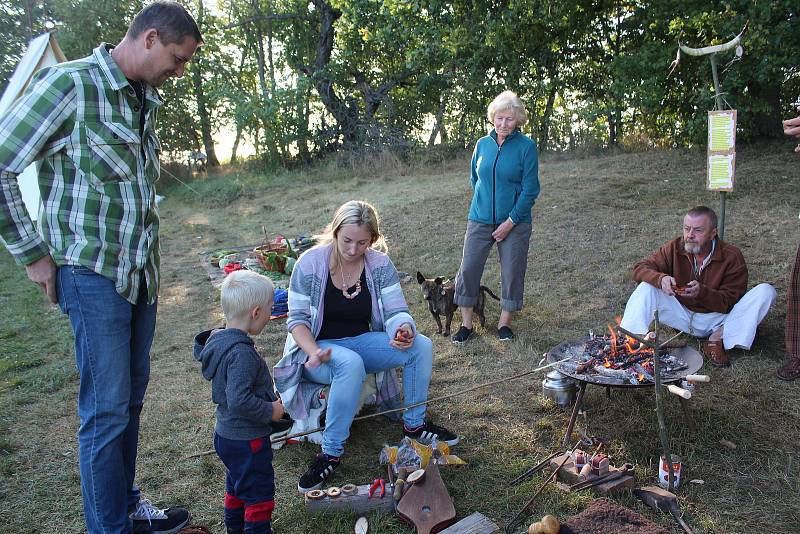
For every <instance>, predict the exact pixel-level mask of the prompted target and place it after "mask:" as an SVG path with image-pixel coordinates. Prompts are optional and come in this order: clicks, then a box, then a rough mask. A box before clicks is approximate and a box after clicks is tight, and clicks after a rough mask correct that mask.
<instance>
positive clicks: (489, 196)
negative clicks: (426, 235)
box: [453, 91, 539, 344]
mask: <svg viewBox="0 0 800 534" xmlns="http://www.w3.org/2000/svg"><path fill="white" fill-rule="evenodd" d="M487 116H488V118H489V122H491V123H492V124H493V125H494V129H493V130H492V131H491V132H490V133H489V135H487V136H486V137H482V138H481V139H479V140H478V143H477V144H476V145H475V151H474V152H473V154H472V163H471V167H472V176H471V185H472V191H473V195H472V203H471V204H470V208H469V216H468V221H467V231H466V233H465V234H464V253H463V257H462V260H461V268H460V269H459V271H458V275H457V276H456V288H455V299H454V300H455V303H456V304H458V305H459V307H460V308H461V316H462V324H461V327H460V328H459V329H458V332H456V334H455V335H454V336H453V343H456V344H459V343H464V342H465V341H467V340H468V339H469V338H470V337H471V336H472V333H473V324H472V306H474V305H475V303H476V302H477V300H478V293H479V291H480V283H481V276H482V275H483V269H484V266H485V265H486V258H488V256H489V251H490V250H491V248H492V245H493V244H494V243H497V252H498V254H499V256H500V274H501V279H502V291H501V298H500V307H501V309H502V310H501V312H500V320H499V321H498V324H497V334H498V336H499V338H500V340H501V341H509V340H511V339H513V338H514V333H513V332H512V331H511V315H512V313H513V312H515V311H517V310H520V309H521V308H522V295H523V290H524V286H525V271H526V269H527V267H528V242H529V240H530V237H531V209H532V208H533V203H534V202H535V200H536V197H537V196H539V158H538V156H537V153H536V143H535V142H534V141H533V140H532V139H530V138H529V137H527V136H525V135H524V134H522V132H520V131H519V128H520V127H521V126H523V125H524V124H525V123H526V122H527V121H528V115H527V112H526V111H525V106H524V105H523V103H522V101H521V100H520V99H519V97H517V95H516V94H515V93H513V92H512V91H504V92H502V93H500V94H499V95H498V96H497V98H495V99H494V100H493V101H492V103H491V104H489V109H488V112H487Z"/></svg>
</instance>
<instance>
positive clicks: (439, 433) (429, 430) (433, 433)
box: [403, 327, 463, 447]
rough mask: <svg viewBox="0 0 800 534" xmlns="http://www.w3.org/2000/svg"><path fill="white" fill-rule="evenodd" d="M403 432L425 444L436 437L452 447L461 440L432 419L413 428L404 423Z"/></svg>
mask: <svg viewBox="0 0 800 534" xmlns="http://www.w3.org/2000/svg"><path fill="white" fill-rule="evenodd" d="M462 328H463V327H462ZM403 434H404V435H405V436H407V437H409V438H411V439H414V440H417V441H418V442H420V443H423V444H428V443H430V442H431V441H433V440H434V439H436V441H441V442H444V443H447V444H448V445H449V446H450V447H452V446H453V445H456V444H458V441H459V439H458V436H457V435H456V434H454V433H452V432H450V431H449V430H447V429H446V428H445V427H443V426H438V425H434V424H433V423H431V422H430V421H425V424H424V425H420V426H418V427H417V428H413V429H412V428H408V427H407V426H405V425H403Z"/></svg>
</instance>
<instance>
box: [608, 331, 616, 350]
mask: <svg viewBox="0 0 800 534" xmlns="http://www.w3.org/2000/svg"><path fill="white" fill-rule="evenodd" d="M608 331H609V332H610V333H611V356H616V355H617V333H616V332H614V329H613V328H611V325H608Z"/></svg>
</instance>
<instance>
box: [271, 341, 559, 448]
mask: <svg viewBox="0 0 800 534" xmlns="http://www.w3.org/2000/svg"><path fill="white" fill-rule="evenodd" d="M571 359H572V357H571V356H570V357H567V358H564V359H562V360H558V361H555V362H552V363H548V364H547V365H542V366H539V367H537V368H536V369H532V370H530V371H525V372H523V373H518V374H515V375H513V376H508V377H505V378H499V379H497V380H492V381H490V382H484V383H483V384H478V385H477V386H473V387H471V388H467V389H465V390H463V391H457V392H456V393H450V394H449V395H442V396H441V397H435V398H433V399H428V400H426V401H422V402H416V403H414V404H410V405H408V406H404V407H402V408H394V409H391V410H384V411H382V412H377V413H371V414H368V415H362V416H360V417H355V418H353V421H361V420H363V419H369V418H370V417H377V416H379V415H386V414H390V413H394V412H402V411H405V410H409V409H411V408H416V407H417V406H422V405H424V404H430V403H432V402H438V401H441V400H445V399H450V398H453V397H458V396H459V395H463V394H464V393H469V392H470V391H475V390H476V389H481V388H485V387H489V386H493V385H495V384H500V383H502V382H509V381H511V380H516V379H518V378H522V377H524V376H528V375H530V374H533V373H536V372H539V371H543V370H545V369H548V368H550V367H553V366H555V365H558V364H560V363H564V362H566V361H569V360H571ZM320 430H325V427H324V426H321V427H317V428H312V429H311V430H306V431H304V432H298V433H296V434H289V435H288V436H279V437H276V438H272V439H270V442H271V443H278V442H281V441H286V440H289V439H293V438H299V437H301V436H307V435H309V434H313V433H314V432H319V431H320Z"/></svg>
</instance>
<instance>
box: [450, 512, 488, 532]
mask: <svg viewBox="0 0 800 534" xmlns="http://www.w3.org/2000/svg"><path fill="white" fill-rule="evenodd" d="M497 532H500V527H498V526H497V525H496V524H494V523H493V522H492V520H491V519H489V518H488V517H486V516H485V515H483V514H482V513H480V512H475V513H473V514H472V515H470V516H467V517H465V518H464V519H462V520H461V521H459V522H458V523H456V524H455V525H450V526H449V527H447V528H446V529H444V530H440V531H439V534H495V533H497Z"/></svg>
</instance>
